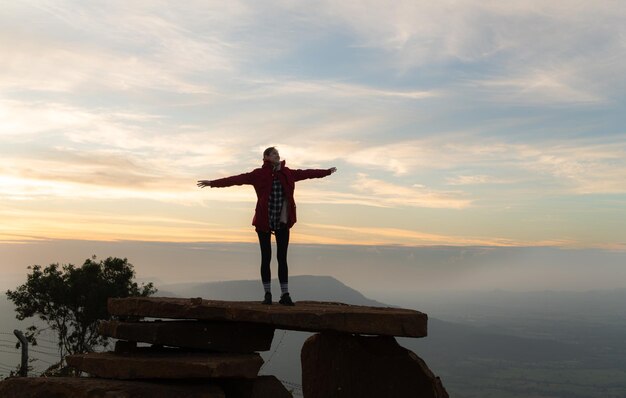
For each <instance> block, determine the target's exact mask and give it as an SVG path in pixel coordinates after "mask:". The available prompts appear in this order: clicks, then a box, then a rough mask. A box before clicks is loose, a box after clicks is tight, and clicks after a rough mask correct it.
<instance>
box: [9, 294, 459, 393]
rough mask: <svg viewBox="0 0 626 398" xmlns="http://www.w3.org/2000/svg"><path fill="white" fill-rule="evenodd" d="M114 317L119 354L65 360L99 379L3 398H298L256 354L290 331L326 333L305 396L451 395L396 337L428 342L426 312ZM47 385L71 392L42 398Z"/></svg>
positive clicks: (242, 305) (173, 301) (300, 306)
mask: <svg viewBox="0 0 626 398" xmlns="http://www.w3.org/2000/svg"><path fill="white" fill-rule="evenodd" d="M108 309H109V312H110V314H111V315H114V316H116V317H118V320H114V321H106V322H102V323H101V325H100V327H99V331H100V333H101V334H103V335H105V336H109V337H114V338H117V339H120V340H119V341H117V342H116V345H115V351H113V352H106V353H90V354H82V355H72V356H68V357H67V362H68V364H70V365H71V366H73V367H75V368H76V369H78V370H81V371H84V372H86V373H89V374H90V375H91V376H95V377H91V378H77V379H68V378H58V379H57V378H49V379H35V378H24V379H11V380H8V381H4V382H0V396H1V397H5V396H6V397H16V398H19V397H40V396H42V397H43V396H46V397H55V396H59V397H61V396H63V397H108V396H111V397H113V396H120V397H131V396H132V397H144V396H146V397H148V396H150V397H151V398H160V397H162V396H163V397H165V396H167V397H179V396H181V397H182V396H185V397H192V398H195V397H207V398H212V397H226V398H266V397H267V398H269V397H278V398H282V397H290V396H291V394H290V393H289V392H288V391H287V389H286V388H285V387H284V386H283V385H282V384H281V383H280V381H279V380H277V379H276V378H275V377H271V376H270V377H268V376H258V372H259V369H260V367H261V365H262V364H263V360H262V358H261V357H260V356H259V354H258V351H265V350H269V348H270V346H271V340H272V338H273V335H274V329H288V330H299V331H309V332H317V333H318V334H316V335H314V336H312V337H311V338H310V339H309V340H307V342H306V343H305V345H304V347H303V349H302V355H301V360H302V368H303V391H304V396H305V397H306V398H313V397H324V398H332V397H358V398H364V397H427V398H443V397H447V394H446V392H445V389H444V388H443V386H442V385H441V381H440V380H439V379H438V378H437V377H435V376H434V375H433V373H432V372H431V371H430V370H429V369H428V366H427V365H426V364H425V363H424V361H423V360H421V359H420V358H419V357H418V356H417V355H415V354H414V353H413V352H411V351H408V350H406V349H405V348H402V347H400V346H399V345H398V343H397V342H396V340H395V338H394V337H393V336H403V337H424V336H426V334H427V321H428V317H427V315H426V314H424V313H421V312H418V311H413V310H406V309H400V308H381V307H364V306H354V305H346V304H341V303H327V302H314V301H308V302H307V301H300V302H298V303H297V305H296V306H295V307H287V306H280V305H272V306H267V305H262V304H260V303H257V302H235V301H215V300H202V299H200V298H194V299H178V298H159V297H150V298H147V297H133V298H124V299H109V305H108ZM143 318H163V319H167V320H160V319H156V320H154V319H153V320H150V321H142V320H141V319H143ZM172 319H173V320H172ZM138 342H139V343H149V344H152V347H138V345H137V343H138ZM110 379H114V380H110ZM147 380H149V382H148V381H147ZM46 385H48V386H49V389H50V390H49V391H64V392H63V393H62V392H59V393H58V394H57V395H53V394H48V395H38V394H41V391H44V390H46V388H47V387H46ZM18 388H20V389H21V390H20V391H24V392H23V393H22V394H21V395H20V393H18V392H17V391H18ZM55 394H56V393H55ZM63 394H65V395H63ZM142 394H143V395H142ZM159 394H160V395H159ZM177 394H178V395H177ZM185 394H186V395H185ZM194 394H195V395H194ZM203 394H204V395H203Z"/></svg>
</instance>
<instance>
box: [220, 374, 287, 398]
mask: <svg viewBox="0 0 626 398" xmlns="http://www.w3.org/2000/svg"><path fill="white" fill-rule="evenodd" d="M216 381H217V382H218V383H219V385H220V386H221V387H222V388H223V389H224V392H225V393H226V396H227V397H228V398H292V397H293V395H291V393H290V392H289V391H288V390H287V389H286V388H285V386H283V384H282V383H281V382H280V381H279V380H278V379H277V378H276V377H275V376H259V377H257V378H256V379H222V380H216Z"/></svg>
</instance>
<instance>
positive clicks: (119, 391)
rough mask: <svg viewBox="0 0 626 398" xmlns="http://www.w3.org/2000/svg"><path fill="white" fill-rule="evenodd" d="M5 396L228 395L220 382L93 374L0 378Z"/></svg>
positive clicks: (135, 397)
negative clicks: (177, 380)
mask: <svg viewBox="0 0 626 398" xmlns="http://www.w3.org/2000/svg"><path fill="white" fill-rule="evenodd" d="M0 397H2V398H26V397H28V398H114V397H116V398H117V397H129V398H130V397H133V398H226V395H225V394H224V390H223V389H222V388H221V387H220V386H218V385H217V384H216V383H210V382H208V383H207V382H204V383H181V382H178V383H163V382H145V381H124V380H108V379H97V378H93V377H14V378H10V379H6V380H4V381H2V382H0Z"/></svg>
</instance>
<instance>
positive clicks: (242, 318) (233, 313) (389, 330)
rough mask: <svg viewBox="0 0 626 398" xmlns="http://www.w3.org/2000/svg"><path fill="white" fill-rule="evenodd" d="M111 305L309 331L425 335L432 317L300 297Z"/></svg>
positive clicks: (119, 311)
mask: <svg viewBox="0 0 626 398" xmlns="http://www.w3.org/2000/svg"><path fill="white" fill-rule="evenodd" d="M108 310H109V313H110V314H111V315H115V316H118V317H152V318H173V319H201V320H209V321H229V322H232V321H236V322H249V323H256V324H263V325H268V326H271V327H272V328H276V329H287V330H299V331H308V332H326V331H336V332H346V333H358V334H372V335H386V336H402V337H424V336H426V325H427V321H428V317H427V315H426V314H424V313H421V312H419V311H414V310H407V309H401V308H383V307H365V306H358V305H347V304H341V303H328V302H317V301H299V302H297V303H296V305H295V306H294V307H288V306H282V305H263V304H261V303H260V302H250V301H218V300H201V299H182V298H170V297H127V298H110V299H109V301H108Z"/></svg>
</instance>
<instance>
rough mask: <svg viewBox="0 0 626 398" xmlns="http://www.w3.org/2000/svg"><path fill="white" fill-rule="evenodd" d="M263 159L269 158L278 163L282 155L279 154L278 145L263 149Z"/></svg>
mask: <svg viewBox="0 0 626 398" xmlns="http://www.w3.org/2000/svg"><path fill="white" fill-rule="evenodd" d="M263 160H269V161H270V162H272V163H274V164H278V163H279V162H280V155H279V154H278V150H277V149H276V147H273V146H271V147H269V148H267V149H266V150H264V151H263Z"/></svg>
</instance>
